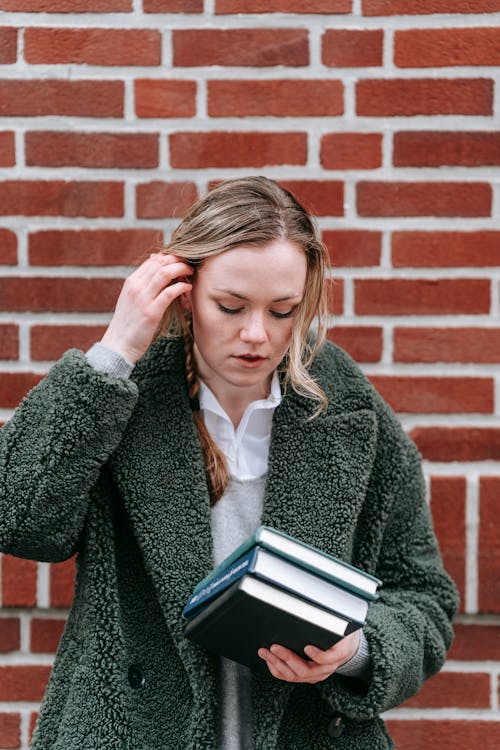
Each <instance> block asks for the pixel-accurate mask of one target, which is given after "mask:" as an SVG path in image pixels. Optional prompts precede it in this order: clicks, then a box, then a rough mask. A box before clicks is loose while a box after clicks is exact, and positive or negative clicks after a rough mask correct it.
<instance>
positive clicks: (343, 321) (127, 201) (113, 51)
mask: <svg viewBox="0 0 500 750" xmlns="http://www.w3.org/2000/svg"><path fill="white" fill-rule="evenodd" d="M0 11H2V14H1V15H0V264H1V265H2V274H1V278H0V358H1V359H0V419H1V420H2V421H5V420H7V419H8V418H9V416H10V415H11V414H12V410H13V409H14V408H15V406H16V404H17V403H18V402H19V400H20V399H21V397H22V396H23V395H24V394H25V393H26V391H27V390H28V389H29V388H31V387H32V386H33V385H34V384H35V383H36V382H38V380H39V379H40V378H41V377H42V376H43V374H44V373H45V372H46V371H47V369H48V367H49V366H50V364H51V362H53V361H54V360H55V359H57V358H58V357H59V356H60V355H61V353H62V352H63V351H64V350H65V349H67V348H69V347H71V346H78V347H80V348H86V347H88V346H89V345H90V344H91V343H92V342H93V341H95V340H97V339H98V338H99V337H100V336H101V334H102V332H103V331H104V329H105V326H106V323H107V321H108V320H109V317H110V312H111V311H112V309H113V305H114V301H115V300H116V297H117V295H118V291H119V289H120V286H121V283H122V279H123V277H124V276H125V275H126V274H127V273H128V272H129V270H130V266H131V265H132V264H133V263H134V262H135V261H136V260H137V259H138V258H139V257H140V256H141V255H142V253H143V251H144V250H147V249H149V248H151V247H153V246H155V244H157V243H158V242H161V241H162V240H164V239H166V238H167V237H168V235H169V232H170V230H171V229H172V227H173V226H174V225H175V223H176V217H178V216H180V215H181V214H182V212H183V211H184V209H185V208H186V207H187V206H188V205H189V204H190V203H191V202H192V201H193V200H194V199H195V198H196V196H197V195H198V194H202V193H203V192H205V190H206V188H207V186H208V185H209V184H210V183H211V182H212V181H213V180H216V179H220V178H222V177H228V176H235V175H240V174H248V173H257V174H258V173H262V172H265V173H266V174H267V175H269V176H271V177H275V178H277V179H279V180H280V181H282V182H283V183H284V184H285V185H287V186H289V187H290V188H292V189H293V190H294V191H295V192H296V194H297V196H298V197H299V198H300V199H301V200H302V201H303V202H304V203H305V204H306V205H307V206H308V207H309V208H310V209H311V210H312V211H313V213H314V214H315V215H316V217H317V220H318V223H319V226H320V227H321V229H322V231H323V233H324V239H325V241H326V242H327V244H328V246H329V248H330V249H331V256H332V261H333V264H334V266H335V268H334V277H335V279H336V283H335V289H336V297H335V302H334V309H333V310H332V313H333V316H332V329H331V337H332V338H333V339H334V340H335V341H337V342H338V343H340V345H341V346H343V347H345V348H346V349H347V350H348V351H349V352H350V353H351V354H352V355H353V356H354V357H355V358H356V359H357V360H358V361H359V362H360V363H361V365H362V366H363V368H364V369H365V371H366V372H367V373H368V374H369V375H370V377H371V378H372V380H373V382H374V384H375V385H376V387H377V388H378V389H379V390H380V391H381V393H382V394H383V396H384V397H385V398H386V399H387V400H388V401H389V402H390V403H391V404H392V405H393V406H394V408H395V409H396V410H397V411H398V412H399V413H400V414H401V419H402V420H403V423H404V424H405V427H406V428H407V429H408V431H409V432H410V434H411V435H412V436H413V438H414V439H415V441H416V442H417V444H418V446H419V448H420V450H421V451H422V453H423V455H424V458H425V469H426V475H427V477H428V481H429V489H430V496H431V507H432V510H433V514H434V519H435V525H436V531H437V534H438V536H439V539H440V542H441V546H442V551H443V555H444V559H445V563H446V566H447V568H448V570H449V571H450V573H451V574H452V575H453V576H454V578H455V580H456V581H457V583H458V586H459V588H460V592H461V595H462V603H461V613H460V615H459V617H458V619H457V626H456V640H455V644H454V646H453V649H452V651H451V653H450V659H449V661H448V662H447V665H446V667H445V669H444V670H443V672H442V673H441V674H439V675H438V676H436V677H435V678H433V679H432V680H430V681H429V683H428V684H427V685H426V686H425V687H424V688H423V690H422V691H421V693H420V694H419V695H418V696H416V697H415V698H413V699H412V700H411V701H408V702H407V703H406V705H405V706H403V707H402V708H400V709H396V710H394V711H392V712H390V713H389V715H388V717H387V718H388V719H389V721H390V726H391V730H392V732H393V734H394V737H395V738H396V739H397V744H398V748H400V749H401V750H423V748H428V747H434V746H436V747H440V748H451V747H453V748H457V747H458V748H462V749H463V750H465V748H472V747H475V746H477V745H480V746H481V748H482V750H492V749H493V748H498V747H499V746H500V709H499V698H498V692H499V684H498V683H499V674H500V584H499V579H500V544H499V543H498V533H497V528H498V523H496V522H497V519H498V507H499V500H498V498H499V495H500V467H499V465H498V463H497V459H498V458H499V456H500V421H499V398H500V378H499V375H498V363H499V362H500V326H499V325H498V314H499V280H500V230H499V227H498V219H499V216H500V193H499V186H498V182H499V179H500V171H499V169H498V168H499V167H500V130H499V128H498V122H499V116H500V91H499V86H500V80H499V68H498V67H496V66H499V65H500V31H499V29H500V0H142V2H141V0H0ZM0 566H1V586H0V597H1V599H0V604H1V607H2V609H1V610H0V748H2V749H4V748H27V746H28V743H29V737H30V734H31V731H32V728H33V723H34V720H35V718H36V710H37V706H38V702H39V700H40V698H41V696H42V694H43V690H44V686H45V684H46V680H47V676H48V674H49V671H50V665H51V663H52V659H53V654H54V652H55V649H56V647H57V643H58V639H59V637H60V633H61V630H62V627H63V624H64V618H65V616H66V614H67V610H68V606H69V605H70V602H71V596H72V582H73V574H74V563H73V561H69V562H67V563H62V564H58V565H48V564H38V565H37V564H36V563H34V562H31V561H23V560H18V559H14V558H13V557H10V556H7V555H4V556H3V557H1V558H0Z"/></svg>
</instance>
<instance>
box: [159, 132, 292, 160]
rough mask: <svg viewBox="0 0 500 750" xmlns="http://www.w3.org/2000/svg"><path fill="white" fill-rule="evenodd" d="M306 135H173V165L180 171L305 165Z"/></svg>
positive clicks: (171, 151) (171, 153)
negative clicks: (208, 168)
mask: <svg viewBox="0 0 500 750" xmlns="http://www.w3.org/2000/svg"><path fill="white" fill-rule="evenodd" d="M306 161H307V135H306V133H255V132H253V133H252V132H222V131H219V132H217V131H215V132H210V133H196V132H193V133H173V134H172V135H171V136H170V163H171V165H172V167H175V168H177V169H199V168H200V167H201V168H205V167H268V166H275V165H279V164H305V163H306Z"/></svg>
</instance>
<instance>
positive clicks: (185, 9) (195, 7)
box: [142, 0, 203, 13]
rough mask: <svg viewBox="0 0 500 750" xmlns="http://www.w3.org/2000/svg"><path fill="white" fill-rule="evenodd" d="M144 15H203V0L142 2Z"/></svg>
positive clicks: (150, 0)
mask: <svg viewBox="0 0 500 750" xmlns="http://www.w3.org/2000/svg"><path fill="white" fill-rule="evenodd" d="M142 9H143V11H144V13H203V0H142Z"/></svg>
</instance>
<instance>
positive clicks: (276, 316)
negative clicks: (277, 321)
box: [271, 310, 293, 318]
mask: <svg viewBox="0 0 500 750" xmlns="http://www.w3.org/2000/svg"><path fill="white" fill-rule="evenodd" d="M271 315H274V317H275V318H291V317H292V315H293V310H290V312H286V313H279V312H274V311H272V312H271Z"/></svg>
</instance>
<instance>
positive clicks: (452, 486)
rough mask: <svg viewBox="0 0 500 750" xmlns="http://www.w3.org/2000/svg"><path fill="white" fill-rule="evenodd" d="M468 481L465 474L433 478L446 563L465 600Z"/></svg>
mask: <svg viewBox="0 0 500 750" xmlns="http://www.w3.org/2000/svg"><path fill="white" fill-rule="evenodd" d="M465 493H466V482H465V478H464V477H441V476H436V477H431V488H430V494H431V511H432V519H433V524H434V531H435V532H436V536H437V538H438V541H439V546H440V549H441V555H442V558H443V564H444V567H445V569H446V570H447V571H448V573H449V574H450V576H451V577H452V578H453V580H454V581H455V583H456V585H457V588H458V591H459V594H460V611H462V612H463V610H464V602H465V565H466V560H465V550H466V536H465V534H466V531H465V524H466V520H465V514H466V507H465V503H466V497H465Z"/></svg>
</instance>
